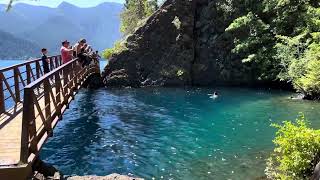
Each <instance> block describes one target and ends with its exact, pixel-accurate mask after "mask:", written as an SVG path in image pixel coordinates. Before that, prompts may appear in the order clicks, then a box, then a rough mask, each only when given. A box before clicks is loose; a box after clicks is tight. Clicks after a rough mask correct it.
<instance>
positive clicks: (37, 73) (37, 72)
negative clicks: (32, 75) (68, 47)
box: [36, 61, 41, 79]
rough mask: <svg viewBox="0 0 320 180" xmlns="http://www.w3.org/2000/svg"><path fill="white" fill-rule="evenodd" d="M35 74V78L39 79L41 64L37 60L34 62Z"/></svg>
mask: <svg viewBox="0 0 320 180" xmlns="http://www.w3.org/2000/svg"><path fill="white" fill-rule="evenodd" d="M36 76H37V79H39V78H40V76H41V66H40V63H39V62H38V61H37V62H36Z"/></svg>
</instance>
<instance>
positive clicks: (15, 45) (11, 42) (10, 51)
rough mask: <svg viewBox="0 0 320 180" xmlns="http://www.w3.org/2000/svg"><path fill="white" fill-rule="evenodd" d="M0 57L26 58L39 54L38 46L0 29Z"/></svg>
mask: <svg viewBox="0 0 320 180" xmlns="http://www.w3.org/2000/svg"><path fill="white" fill-rule="evenodd" d="M0 39H1V40H0V48H1V51H0V59H28V58H30V57H36V56H37V55H38V54H40V47H38V46H37V45H35V44H33V43H31V42H30V41H27V40H24V39H20V38H17V37H14V36H13V35H12V34H10V33H7V32H4V31H1V30H0Z"/></svg>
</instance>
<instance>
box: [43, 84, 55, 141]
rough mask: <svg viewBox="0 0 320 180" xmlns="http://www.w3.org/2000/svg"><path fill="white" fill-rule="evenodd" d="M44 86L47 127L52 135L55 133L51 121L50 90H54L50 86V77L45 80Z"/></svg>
mask: <svg viewBox="0 0 320 180" xmlns="http://www.w3.org/2000/svg"><path fill="white" fill-rule="evenodd" d="M43 83H44V84H43V86H44V106H45V120H46V121H45V128H46V130H47V132H48V135H49V136H50V137H51V136H52V135H53V132H52V128H51V123H52V116H51V100H50V91H51V90H52V89H51V87H50V81H49V79H45V80H44V82H43Z"/></svg>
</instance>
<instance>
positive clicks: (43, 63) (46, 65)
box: [41, 48, 50, 74]
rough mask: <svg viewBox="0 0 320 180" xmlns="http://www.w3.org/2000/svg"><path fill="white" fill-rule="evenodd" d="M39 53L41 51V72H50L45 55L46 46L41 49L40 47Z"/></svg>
mask: <svg viewBox="0 0 320 180" xmlns="http://www.w3.org/2000/svg"><path fill="white" fill-rule="evenodd" d="M41 53H42V57H41V60H42V66H43V72H44V74H46V73H49V72H50V68H49V60H48V57H47V53H48V51H47V49H46V48H43V49H41Z"/></svg>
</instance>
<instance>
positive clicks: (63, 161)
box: [41, 88, 320, 180]
mask: <svg viewBox="0 0 320 180" xmlns="http://www.w3.org/2000/svg"><path fill="white" fill-rule="evenodd" d="M217 90H218V91H219V92H220V94H221V97H219V98H218V99H216V100H213V99H210V98H209V96H208V94H209V93H211V91H212V89H206V88H201V89H179V88H177V89H176V88H167V89H165V88H150V89H149V88H148V89H123V90H117V89H114V90H111V89H100V90H96V91H89V90H82V91H81V92H80V93H79V94H78V95H77V96H76V99H75V101H74V102H73V103H72V104H71V106H70V109H69V110H68V111H67V112H66V113H65V115H64V119H63V120H62V121H61V122H60V124H59V125H58V127H57V128H56V130H55V132H54V137H53V138H51V139H50V141H49V142H48V143H47V144H46V146H45V147H44V149H43V151H42V154H41V157H42V158H43V159H44V160H45V161H47V162H49V163H51V164H53V165H55V166H56V167H57V168H58V169H60V170H61V171H62V172H63V173H64V174H69V175H71V174H77V175H88V174H97V175H107V174H110V173H120V174H129V175H132V174H133V175H136V176H139V177H143V178H145V179H152V178H156V179H161V178H163V179H179V180H201V179H204V180H205V179H208V180H211V179H218V180H222V179H236V180H248V179H256V178H258V177H261V176H263V175H264V168H265V159H267V158H268V156H269V153H270V152H271V151H272V149H273V144H272V139H273V138H274V134H275V129H274V128H272V127H270V124H271V123H279V122H281V121H283V120H288V119H295V118H296V116H297V115H298V113H299V112H304V113H305V114H306V116H307V118H309V120H310V121H311V123H312V126H313V127H315V128H320V121H318V120H317V118H318V117H320V112H319V111H318V110H317V109H319V108H320V104H319V103H315V102H308V101H293V100H289V99H288V97H289V96H290V95H291V94H290V93H287V92H280V91H265V90H252V89H245V88H217Z"/></svg>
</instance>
